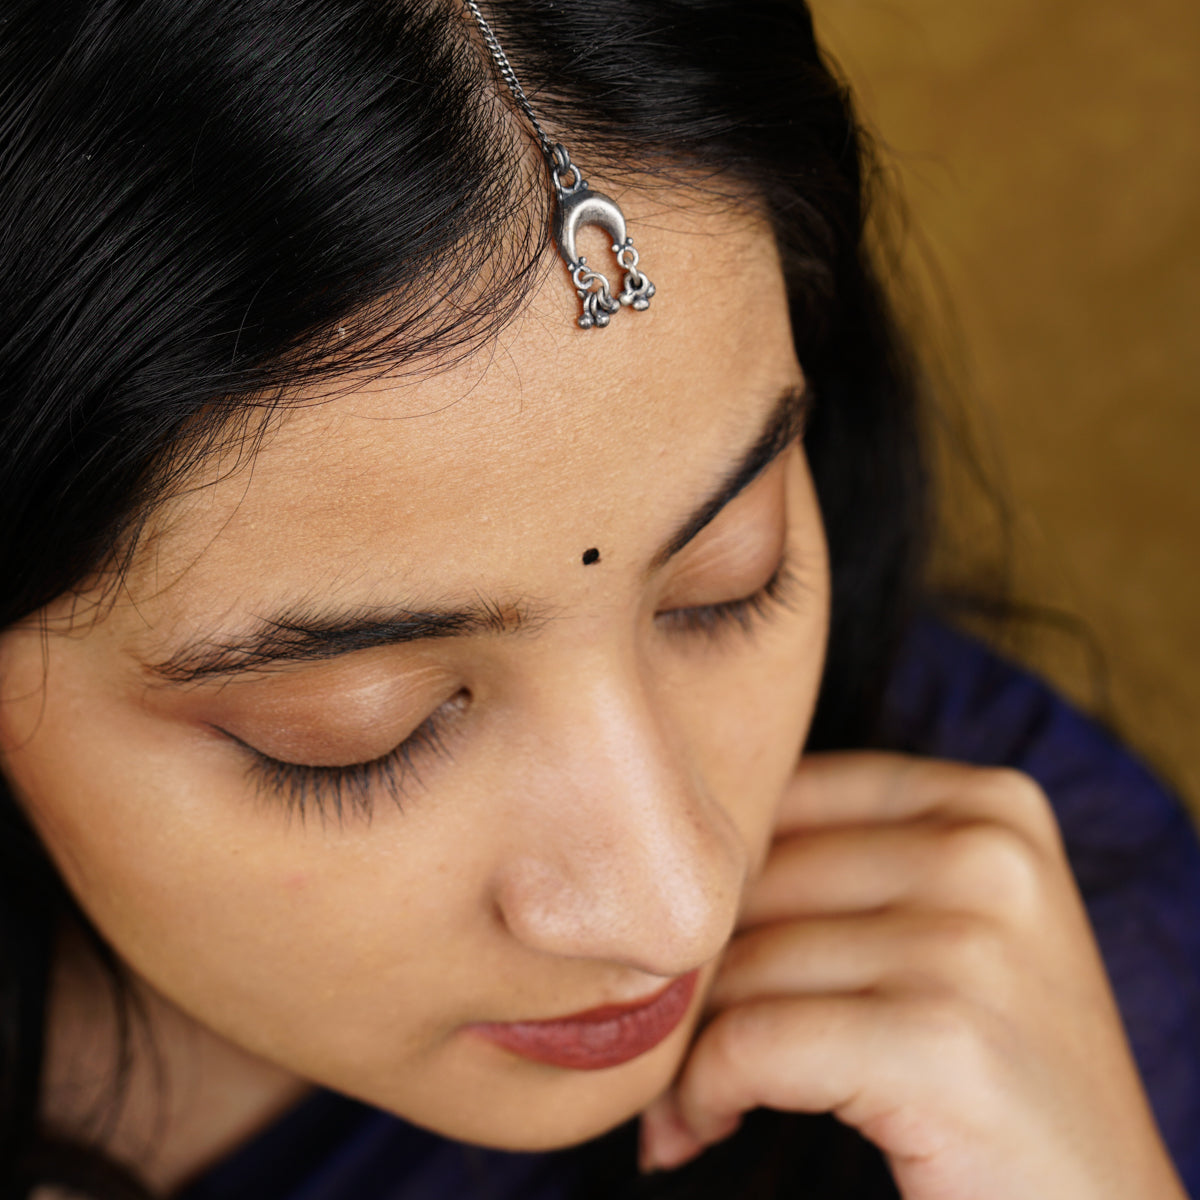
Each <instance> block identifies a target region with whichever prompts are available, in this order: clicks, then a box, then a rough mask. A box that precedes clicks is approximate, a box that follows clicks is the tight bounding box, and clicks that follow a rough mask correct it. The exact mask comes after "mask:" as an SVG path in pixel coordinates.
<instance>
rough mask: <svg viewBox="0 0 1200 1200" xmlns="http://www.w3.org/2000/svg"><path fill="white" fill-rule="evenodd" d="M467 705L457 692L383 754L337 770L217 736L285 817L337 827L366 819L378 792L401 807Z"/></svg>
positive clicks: (441, 754) (442, 754)
mask: <svg viewBox="0 0 1200 1200" xmlns="http://www.w3.org/2000/svg"><path fill="white" fill-rule="evenodd" d="M469 703H470V697H469V696H468V695H467V694H466V693H465V692H462V693H459V694H458V695H457V696H454V697H452V698H451V699H449V700H447V701H446V702H445V703H444V704H441V705H439V706H438V708H437V709H435V710H434V711H433V712H432V713H430V714H429V716H428V717H426V718H425V720H424V721H422V722H421V724H420V725H418V726H417V727H416V729H414V730H413V731H412V733H410V734H409V735H408V736H407V737H406V738H405V739H404V740H403V741H402V742H400V743H399V744H398V745H397V746H395V747H393V748H392V749H391V750H389V751H388V752H387V753H386V754H383V755H380V756H379V757H378V758H374V759H371V760H369V761H367V762H358V763H346V764H344V765H340V764H339V765H337V766H325V765H321V766H315V765H313V764H310V763H297V762H288V761H286V760H285V759H281V758H275V757H274V756H272V755H270V754H266V753H265V752H264V751H262V750H259V749H256V748H255V747H254V746H251V745H250V744H249V743H248V742H245V741H243V740H242V739H241V738H239V737H237V736H236V735H235V734H232V733H230V732H229V731H228V730H221V731H220V732H222V733H224V734H225V736H226V737H228V738H230V739H231V740H233V741H234V742H236V743H237V744H238V745H240V746H241V747H242V748H243V749H244V750H245V751H247V753H248V754H249V756H250V763H249V766H248V768H247V775H248V776H249V778H250V779H251V781H252V782H253V783H254V785H255V787H256V788H257V790H258V791H259V792H260V794H264V795H267V796H269V798H270V799H271V800H273V801H282V802H283V805H284V807H285V809H286V811H287V812H288V814H289V815H294V816H298V817H299V818H300V819H301V821H303V820H304V819H305V818H306V817H307V816H308V815H309V814H310V813H313V812H315V813H317V814H318V815H319V816H320V817H321V819H322V820H325V819H326V818H328V817H331V816H332V817H334V818H336V820H337V822H338V824H341V823H342V822H343V821H344V820H345V819H346V817H347V816H351V817H358V818H363V819H366V820H369V819H370V817H371V812H372V809H373V805H374V801H375V800H376V799H377V798H378V797H379V795H380V794H381V793H382V794H383V795H386V796H388V797H389V798H390V799H391V800H392V801H393V802H394V803H395V804H396V805H397V807H402V803H403V801H404V799H405V798H406V796H407V795H409V794H410V793H411V791H412V789H413V788H414V787H419V786H420V785H421V777H420V774H419V769H420V767H421V766H422V765H423V764H424V763H425V762H426V761H428V760H430V759H432V758H437V757H442V758H448V757H449V752H448V750H447V745H446V735H447V733H448V727H449V725H450V723H451V722H452V721H453V720H454V718H455V716H457V715H458V714H459V713H460V712H461V711H462V710H463V709H464V708H466V706H467V705H468V704H469Z"/></svg>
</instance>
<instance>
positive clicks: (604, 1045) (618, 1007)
mask: <svg viewBox="0 0 1200 1200" xmlns="http://www.w3.org/2000/svg"><path fill="white" fill-rule="evenodd" d="M699 974H700V972H699V970H698V969H697V970H695V971H689V972H688V974H686V975H681V976H680V977H679V978H678V979H673V980H672V981H671V982H670V983H668V984H667V985H666V987H664V988H661V989H660V990H659V991H657V992H655V993H654V995H652V996H648V997H646V998H645V999H644V1000H635V1001H633V1003H631V1004H603V1005H601V1006H600V1007H599V1008H589V1009H587V1010H586V1011H584V1012H579V1013H572V1014H571V1015H570V1016H566V1017H555V1018H553V1019H552V1020H549V1021H497V1022H481V1023H479V1024H476V1025H471V1026H469V1028H470V1029H472V1030H473V1031H474V1032H476V1033H478V1034H480V1035H481V1036H482V1037H485V1038H487V1039H488V1041H490V1042H494V1043H496V1045H498V1046H503V1047H504V1049H506V1050H511V1051H512V1052H513V1053H514V1054H519V1055H520V1056H521V1057H522V1058H529V1059H532V1060H533V1061H534V1062H542V1063H549V1064H550V1065H551V1066H555V1067H568V1068H570V1069H571V1070H575V1071H598V1070H601V1069H603V1068H604V1067H617V1066H620V1065H621V1063H625V1062H629V1060H630V1059H633V1058H637V1057H638V1056H639V1055H641V1054H645V1053H646V1052H647V1051H648V1050H652V1049H653V1048H654V1047H655V1046H657V1045H658V1044H659V1042H661V1041H663V1039H664V1038H666V1037H667V1035H668V1034H669V1033H671V1032H672V1031H673V1030H674V1029H675V1028H676V1027H677V1026H678V1025H679V1022H680V1021H682V1020H683V1018H684V1015H685V1014H686V1013H687V1010H688V1006H689V1005H690V1004H691V1002H692V995H693V994H694V993H695V990H696V980H697V978H698V977H699Z"/></svg>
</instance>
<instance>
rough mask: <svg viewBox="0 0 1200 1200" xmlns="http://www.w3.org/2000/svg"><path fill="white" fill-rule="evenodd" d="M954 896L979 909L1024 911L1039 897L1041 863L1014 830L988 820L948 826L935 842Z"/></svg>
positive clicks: (1038, 899)
mask: <svg viewBox="0 0 1200 1200" xmlns="http://www.w3.org/2000/svg"><path fill="white" fill-rule="evenodd" d="M941 852H942V856H943V862H944V864H945V870H946V872H947V874H948V876H949V881H950V885H951V887H952V889H953V891H954V892H955V894H956V895H958V896H960V897H965V898H967V899H968V900H970V901H971V903H972V905H973V906H974V905H978V906H981V907H982V908H983V909H984V910H985V911H1003V912H1009V913H1013V912H1027V911H1029V910H1030V909H1031V908H1034V907H1036V906H1037V905H1038V904H1039V902H1040V899H1041V894H1042V887H1041V864H1040V863H1039V862H1038V860H1037V858H1036V856H1035V854H1034V852H1033V848H1032V846H1031V845H1030V844H1029V842H1028V841H1027V840H1026V839H1025V838H1023V837H1022V836H1021V835H1020V834H1018V833H1017V832H1016V831H1015V830H1013V829H1011V828H1009V827H1008V826H1005V825H1000V824H997V823H995V822H992V821H970V822H964V823H962V824H958V825H954V826H951V827H950V828H949V829H948V830H947V831H946V832H945V834H944V837H943V844H942V846H941Z"/></svg>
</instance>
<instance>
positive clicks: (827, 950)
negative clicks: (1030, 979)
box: [706, 909, 1019, 1012]
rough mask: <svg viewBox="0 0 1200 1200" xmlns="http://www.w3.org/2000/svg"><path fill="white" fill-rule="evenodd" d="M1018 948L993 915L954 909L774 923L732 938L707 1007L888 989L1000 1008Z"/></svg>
mask: <svg viewBox="0 0 1200 1200" xmlns="http://www.w3.org/2000/svg"><path fill="white" fill-rule="evenodd" d="M1018 953H1019V949H1017V948H1014V947H1013V946H1011V944H1010V941H1009V939H1006V938H1005V937H1004V935H1003V931H1002V930H1000V929H999V928H997V926H996V925H995V924H994V923H993V922H992V921H990V920H988V919H986V918H980V917H974V916H964V915H961V914H957V913H942V912H915V911H913V910H909V909H900V910H889V911H886V912H880V913H872V914H867V915H855V916H836V917H819V918H813V919H806V920H803V921H785V922H778V923H776V924H773V925H764V926H761V927H759V928H757V929H754V930H751V931H750V932H748V933H743V934H739V935H738V936H737V937H735V938H734V939H733V941H732V942H731V943H730V944H729V946H728V947H727V948H726V950H725V954H724V955H723V957H722V959H721V965H720V968H719V969H718V971H717V974H716V977H715V978H714V980H713V984H712V987H711V989H710V991H709V994H708V997H707V1000H706V1006H707V1010H708V1011H709V1012H720V1011H722V1010H724V1009H726V1008H732V1007H734V1006H735V1005H738V1004H744V1003H747V1002H748V1001H751V1000H759V999H766V998H768V997H772V996H788V995H804V994H808V995H816V994H819V993H854V992H866V991H870V990H881V989H884V990H887V989H890V990H907V991H909V992H923V993H935V992H941V993H949V992H951V991H954V992H957V993H959V994H961V995H963V996H965V997H968V998H970V999H971V1000H972V1001H974V1002H976V1003H979V1004H980V1005H981V1006H1000V1007H1003V1006H1004V1004H1005V1003H1007V1002H1008V1001H1009V1000H1011V999H1012V995H1013V991H1014V984H1013V980H1014V979H1016V978H1017V977H1018V972H1017V970H1016V967H1017V965H1018V964H1016V963H1015V962H1014V958H1015V957H1016V955H1017V954H1018Z"/></svg>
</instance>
